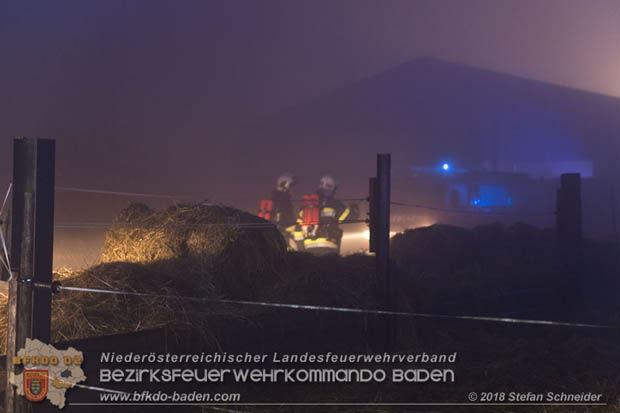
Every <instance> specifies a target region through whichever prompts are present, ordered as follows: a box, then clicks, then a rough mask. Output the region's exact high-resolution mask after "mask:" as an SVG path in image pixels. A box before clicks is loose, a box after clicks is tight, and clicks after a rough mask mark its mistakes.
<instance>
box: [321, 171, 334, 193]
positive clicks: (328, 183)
mask: <svg viewBox="0 0 620 413" xmlns="http://www.w3.org/2000/svg"><path fill="white" fill-rule="evenodd" d="M337 186H338V184H337V183H336V180H335V179H334V178H332V177H331V176H329V175H323V177H322V178H321V181H320V183H319V189H321V190H323V191H327V192H332V191H335V190H336V187H337Z"/></svg>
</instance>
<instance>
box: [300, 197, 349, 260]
mask: <svg viewBox="0 0 620 413" xmlns="http://www.w3.org/2000/svg"><path fill="white" fill-rule="evenodd" d="M350 213H351V209H350V208H349V207H348V206H347V205H345V204H344V203H342V202H341V201H339V200H337V199H335V198H333V197H327V196H324V195H323V193H322V192H321V191H317V192H315V193H314V194H312V195H306V196H304V205H303V207H302V209H301V210H300V213H299V218H298V223H299V224H300V225H301V227H302V229H303V233H304V242H303V244H304V249H305V250H306V251H308V252H312V253H316V254H327V253H332V252H334V253H339V252H340V242H341V240H342V230H341V229H340V227H339V224H340V223H342V222H345V221H346V220H347V218H349V216H350Z"/></svg>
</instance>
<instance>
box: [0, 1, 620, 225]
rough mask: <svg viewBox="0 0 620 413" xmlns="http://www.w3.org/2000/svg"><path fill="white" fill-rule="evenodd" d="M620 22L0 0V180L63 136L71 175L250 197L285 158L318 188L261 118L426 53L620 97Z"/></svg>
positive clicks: (597, 16)
mask: <svg viewBox="0 0 620 413" xmlns="http://www.w3.org/2000/svg"><path fill="white" fill-rule="evenodd" d="M619 21H620V2H618V1H615V0H610V1H603V0H598V1H587V2H586V1H569V0H559V1H549V0H547V1H529V0H520V1H501V0H489V1H478V0H476V1H474V0H467V1H462V0H453V1H443V0H431V1H414V0H405V1H391V0H381V1H378V0H376V1H367V0H348V1H334V0H327V1H318V0H312V1H291V0H282V1H231V0H226V1H211V0H200V1H158V0H148V1H146V0H145V1H115V0H106V1H99V2H96V1H89V2H86V1H62V2H49V1H40V2H35V1H30V2H2V4H1V5H0V52H1V53H0V56H1V57H0V59H1V60H0V62H1V64H0V97H1V99H0V136H1V137H2V139H1V141H0V154H1V155H2V159H1V162H0V184H1V185H2V187H6V184H7V183H8V181H9V180H10V164H11V145H10V143H11V138H12V137H14V136H27V137H51V138H56V139H57V145H58V149H57V152H58V159H57V183H58V184H59V185H66V186H80V187H91V188H103V189H114V190H119V191H133V192H156V193H175V194H188V195H192V196H194V197H196V198H210V199H212V200H216V201H222V202H229V203H233V204H235V205H238V206H240V207H244V208H251V205H252V203H253V202H258V200H257V199H256V196H257V194H259V193H261V192H262V191H263V188H264V192H265V193H267V192H268V191H269V190H270V188H271V186H272V185H273V182H272V181H273V180H274V179H275V176H273V175H274V174H275V173H276V172H275V171H279V170H286V169H290V170H292V171H293V172H295V173H297V174H299V175H300V177H301V179H302V180H301V182H302V184H301V185H300V187H301V188H300V189H299V191H309V190H312V189H313V188H314V186H315V182H316V181H318V178H319V177H320V175H321V174H322V173H324V172H325V169H329V168H325V167H326V166H327V167H329V165H324V163H321V162H320V161H318V164H319V165H320V167H321V168H322V169H320V170H319V169H318V168H317V170H316V171H311V170H310V168H309V167H304V169H303V170H300V171H296V170H294V169H295V165H296V163H295V161H294V159H295V158H300V157H301V158H303V157H304V152H303V150H302V148H303V145H302V143H299V145H298V146H296V145H297V144H298V143H296V141H295V136H291V137H290V140H291V142H293V143H292V144H287V145H284V147H280V145H273V147H269V151H268V152H269V153H272V154H273V156H270V157H266V156H264V153H265V151H258V152H255V151H254V150H253V148H256V147H257V146H261V145H270V144H271V143H270V142H266V143H265V142H262V141H260V140H257V138H256V135H255V134H254V133H253V132H252V131H253V130H254V129H253V126H252V125H256V124H261V123H264V122H265V119H271V118H273V117H276V118H277V117H278V116H280V115H279V114H281V113H283V112H285V111H286V110H287V108H290V107H291V106H295V105H300V104H303V103H304V102H306V101H309V100H312V99H314V98H316V97H320V96H322V95H328V94H329V93H331V92H332V91H334V90H337V89H338V88H342V87H344V86H346V85H348V84H351V83H352V82H356V81H359V80H361V79H364V78H367V77H371V76H373V75H375V74H377V73H381V72H383V71H385V70H388V69H390V68H393V67H395V66H397V65H399V64H402V63H404V62H407V61H410V60H412V59H415V58H417V57H422V56H428V57H435V58H440V59H443V60H446V61H451V62H456V63H463V64H467V65H471V66H475V67H480V68H485V69H491V70H494V71H498V72H504V73H510V74H514V75H518V76H521V77H526V78H531V79H537V80H542V81H545V82H550V83H554V84H559V85H566V86H570V87H573V88H578V89H584V90H589V91H593V92H597V93H601V94H606V95H612V96H620V76H618V73H620V57H619V55H618V53H617V51H618V44H620V25H619V24H618V22H619ZM421 144H422V145H423V143H421ZM351 145H355V142H354V141H352V142H351ZM325 150H329V149H328V148H325ZM372 150H374V148H369V150H368V159H372V158H371V156H372V155H373V154H374V152H372ZM291 152H292V153H291ZM254 153H256V157H253V154H254ZM259 155H260V156H259ZM313 156H318V157H320V152H319V154H318V155H313ZM330 159H331V158H330ZM306 164H307V162H306ZM348 165H350V166H351V168H353V169H354V170H355V171H356V173H359V175H361V176H363V177H364V179H366V177H367V176H370V175H371V174H372V172H373V168H374V165H373V164H372V162H366V164H365V165H361V166H360V159H356V158H352V157H347V156H346V154H343V155H342V159H341V162H340V164H339V165H334V167H333V169H332V170H341V169H342V168H346V167H347V166H348ZM346 184H347V182H341V186H342V191H343V194H346V195H354V194H353V193H352V192H355V191H352V190H347V187H346ZM258 196H260V195H258ZM60 213H61V216H62V212H60Z"/></svg>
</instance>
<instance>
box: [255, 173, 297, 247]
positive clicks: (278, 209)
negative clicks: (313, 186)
mask: <svg viewBox="0 0 620 413" xmlns="http://www.w3.org/2000/svg"><path fill="white" fill-rule="evenodd" d="M296 183H297V178H296V177H295V176H294V175H293V174H290V173H283V174H282V175H280V176H279V177H278V180H277V183H276V189H274V190H273V191H272V192H271V195H270V197H269V199H267V200H262V201H261V205H260V212H259V213H258V216H259V217H261V218H264V219H266V220H267V221H269V222H271V223H273V224H275V225H276V226H277V227H278V229H279V230H280V232H281V233H282V235H283V236H284V239H285V241H286V243H287V245H288V246H289V247H291V248H296V247H297V244H301V243H302V241H303V234H302V233H301V227H298V226H297V222H296V219H295V210H294V208H293V203H292V201H291V188H292V187H293V186H294V185H295V184H296ZM296 229H297V231H296ZM295 237H297V241H295Z"/></svg>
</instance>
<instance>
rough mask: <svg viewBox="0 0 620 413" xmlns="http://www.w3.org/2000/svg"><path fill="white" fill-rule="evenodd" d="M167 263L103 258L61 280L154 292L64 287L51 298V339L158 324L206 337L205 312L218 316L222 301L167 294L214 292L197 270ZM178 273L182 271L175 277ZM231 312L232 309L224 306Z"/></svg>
mask: <svg viewBox="0 0 620 413" xmlns="http://www.w3.org/2000/svg"><path fill="white" fill-rule="evenodd" d="M171 270H172V267H170V266H169V265H168V264H163V263H154V264H147V265H142V264H136V263H122V262H115V263H107V264H100V265H97V266H95V267H92V268H89V269H87V270H85V271H83V272H82V273H80V274H79V275H77V276H74V277H72V278H69V279H67V280H65V281H64V282H63V285H64V286H71V287H87V288H95V289H104V290H115V291H127V292H139V293H145V294H155V295H159V296H160V297H148V296H130V295H116V294H98V293H90V292H77V291H66V292H61V294H59V295H58V296H55V297H54V300H53V307H52V339H53V341H61V340H69V339H75V338H88V337H97V336H103V335H111V334H120V333H127V332H134V331H139V330H148V329H152V328H158V327H164V326H165V327H169V328H173V329H174V328H179V329H183V328H192V329H195V330H196V331H199V332H201V333H203V337H204V338H205V341H206V342H212V341H213V337H211V336H210V332H209V331H210V330H209V328H208V325H209V320H210V319H209V317H208V316H210V315H214V314H218V315H222V312H223V311H224V307H225V306H221V305H219V306H217V307H215V306H214V305H212V304H209V303H208V302H200V301H191V300H182V299H176V298H173V297H179V296H181V297H183V296H186V297H214V296H215V291H214V286H213V285H212V284H211V283H210V281H209V280H208V279H207V278H206V277H204V276H202V275H201V274H199V273H192V272H189V271H186V270H187V269H186V268H184V267H182V266H181V267H178V266H177V268H176V271H177V272H178V273H177V274H174V275H176V276H171V275H173V274H171ZM181 274H182V276H180V275H181ZM224 313H225V316H230V317H236V316H237V314H238V312H237V310H235V309H233V308H230V309H228V308H227V309H225V311H224Z"/></svg>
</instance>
